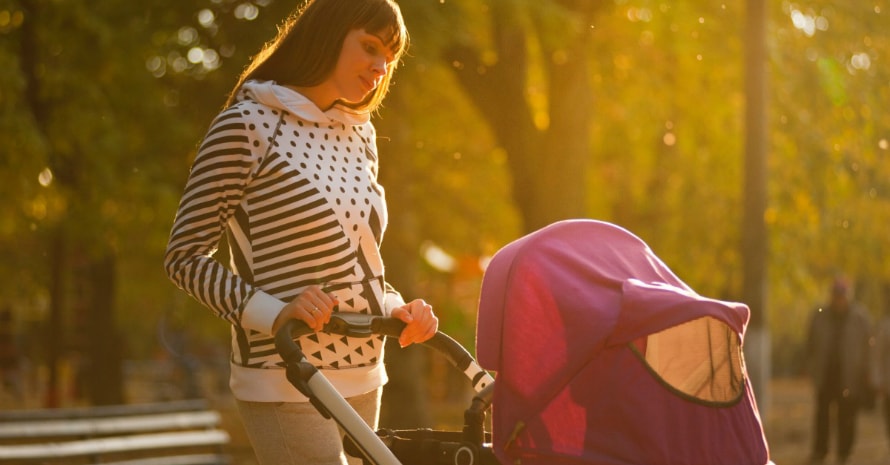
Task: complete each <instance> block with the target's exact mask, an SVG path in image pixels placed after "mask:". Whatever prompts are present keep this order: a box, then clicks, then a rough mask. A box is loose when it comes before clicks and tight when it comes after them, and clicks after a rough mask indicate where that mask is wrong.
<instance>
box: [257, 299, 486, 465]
mask: <svg viewBox="0 0 890 465" xmlns="http://www.w3.org/2000/svg"><path fill="white" fill-rule="evenodd" d="M404 328H405V323H404V322H402V321H401V320H398V319H395V318H389V317H381V316H373V315H366V314H361V313H347V312H334V313H333V314H331V319H330V322H329V323H327V324H326V325H325V326H324V329H323V330H322V331H323V332H325V333H329V334H336V335H342V336H348V337H364V338H368V337H372V336H375V335H382V336H386V337H398V336H399V334H401V332H402V330H403V329H404ZM311 333H312V329H311V328H309V326H308V325H306V323H304V322H302V321H300V320H290V321H288V322H286V323H285V324H284V326H282V328H281V329H280V330H279V331H278V333H277V334H276V335H275V347H276V349H277V350H278V353H279V354H280V355H281V357H282V359H283V360H284V363H285V369H286V375H287V379H288V381H289V382H290V383H291V384H292V385H293V386H294V387H295V388H296V389H297V390H299V391H300V393H301V394H303V395H304V396H306V397H308V398H309V401H310V402H311V403H312V405H313V406H314V407H315V409H316V410H318V412H319V413H321V415H322V416H324V417H325V418H328V419H333V420H334V421H336V422H337V424H338V425H340V427H341V428H342V429H343V431H345V432H346V437H345V438H344V449H345V450H346V452H347V453H348V454H350V455H352V456H354V457H361V458H362V460H363V462H364V464H365V465H406V464H411V463H430V462H429V458H430V457H436V462H435V463H437V464H443V465H444V464H454V465H478V464H482V465H486V464H492V465H495V464H497V463H498V461H497V459H495V457H494V454H493V453H492V452H491V448H490V444H488V441H490V437H491V436H490V434H489V433H487V432H485V430H484V422H485V417H486V411H487V410H488V408H489V407H490V406H491V399H492V392H493V387H494V378H493V377H492V376H491V375H490V374H489V373H488V372H486V371H485V370H483V369H482V368H481V367H480V366H479V365H478V364H477V363H476V360H475V359H474V358H473V357H472V356H471V355H470V353H469V352H468V351H467V350H466V349H465V348H464V347H463V346H462V345H461V344H460V343H458V342H457V341H455V340H454V339H453V338H451V337H450V336H448V335H446V334H444V333H442V332H437V333H436V334H435V335H434V336H433V337H432V338H431V339H429V340H427V341H426V342H424V343H423V345H424V346H426V347H428V348H431V349H433V350H435V351H436V352H438V353H439V354H441V355H443V356H444V357H445V358H446V359H447V360H448V362H449V363H450V364H451V365H452V366H454V367H455V368H457V369H458V370H460V371H461V372H463V373H464V375H466V376H467V378H468V379H469V380H470V382H471V383H472V386H473V389H474V390H475V392H476V395H475V396H474V397H473V399H472V402H471V405H470V407H469V408H468V409H467V410H466V411H465V412H464V428H463V431H461V432H448V431H434V430H430V429H419V430H386V429H384V430H380V431H378V432H374V431H373V430H372V429H371V427H369V426H368V425H367V423H365V421H364V420H362V418H361V417H360V416H359V415H358V413H357V412H356V411H355V410H354V409H353V408H352V407H351V406H350V405H349V403H348V402H346V400H345V399H344V398H343V396H342V395H340V393H339V392H337V390H336V389H335V388H334V387H333V385H331V383H330V382H329V381H328V380H327V378H325V377H324V376H323V375H322V374H321V373H319V372H318V369H316V368H315V366H313V365H312V364H310V363H309V362H308V361H307V360H306V357H305V355H304V354H303V352H302V351H301V350H300V347H299V345H297V343H296V342H295V339H296V338H299V337H301V336H305V335H308V334H311Z"/></svg>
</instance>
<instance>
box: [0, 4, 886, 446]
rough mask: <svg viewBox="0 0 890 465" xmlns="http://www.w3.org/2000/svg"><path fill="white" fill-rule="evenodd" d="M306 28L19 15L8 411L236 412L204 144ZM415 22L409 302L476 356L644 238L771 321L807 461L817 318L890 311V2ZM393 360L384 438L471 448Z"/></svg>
mask: <svg viewBox="0 0 890 465" xmlns="http://www.w3.org/2000/svg"><path fill="white" fill-rule="evenodd" d="M297 4H298V2H295V1H292V0H291V1H284V0H146V1H141V2H121V1H118V0H91V1H89V2H85V1H61V0H0V138H2V143H0V198H2V199H3V201H4V204H5V206H4V208H2V209H0V256H2V260H0V275H2V276H3V278H2V279H0V316H2V318H0V325H2V328H0V338H2V339H0V344H2V351H0V352H2V359H3V360H2V368H3V391H2V399H0V407H2V408H12V407H16V408H43V407H57V406H67V405H82V404H109V403H120V402H139V401H148V400H163V399H172V398H182V397H194V396H202V397H209V398H213V399H217V400H218V401H219V402H221V403H224V402H226V399H227V398H228V397H227V396H229V394H228V390H227V386H226V382H227V381H226V376H227V373H226V369H227V361H226V360H227V351H228V348H227V344H228V328H227V326H226V325H225V324H224V323H223V322H222V321H218V320H215V319H214V317H212V316H211V314H210V312H208V311H207V310H205V309H203V308H202V307H200V306H199V305H198V304H197V303H196V302H194V301H192V300H191V299H190V298H189V297H188V296H186V295H185V293H183V292H182V291H180V290H178V289H176V288H175V287H174V286H173V285H172V284H171V283H170V282H169V281H168V280H167V278H166V276H165V274H164V271H163V267H162V255H163V252H164V248H165V246H166V241H167V234H168V233H169V230H170V227H171V225H172V221H173V215H174V213H175V210H176V207H177V204H178V199H179V195H180V193H181V190H182V188H183V186H184V183H185V179H186V176H187V174H188V170H189V167H190V164H191V161H192V159H193V157H194V155H195V151H196V148H197V146H198V144H199V143H200V140H201V138H202V137H203V134H204V131H205V130H206V128H207V126H208V125H209V124H210V121H211V119H212V118H213V117H214V115H215V114H216V113H217V112H218V111H219V110H220V109H221V107H222V105H223V103H224V101H225V99H226V96H227V94H228V93H229V92H230V91H231V87H232V86H233V85H234V84H235V81H236V77H237V75H238V74H239V72H240V71H241V70H242V68H243V67H244V66H245V64H246V63H247V61H248V59H249V57H250V56H251V55H252V54H254V53H256V52H257V51H258V49H259V48H260V46H261V45H262V44H263V43H264V41H266V40H268V39H270V38H271V37H272V36H273V35H274V33H275V31H276V27H277V26H278V25H279V24H280V22H281V21H282V20H283V19H284V17H285V16H286V15H287V14H288V13H289V12H290V11H291V10H292V9H293V8H294V7H295V6H296V5H297ZM401 7H402V10H403V13H404V16H405V19H406V22H407V25H408V28H409V31H410V33H411V39H412V46H411V49H410V53H409V55H408V56H407V57H406V58H405V59H404V61H403V63H402V64H401V66H400V68H399V70H398V71H397V73H396V75H395V79H394V81H395V82H394V86H393V88H392V91H391V93H390V95H389V97H388V98H387V100H386V101H385V102H384V107H383V108H382V109H381V110H380V112H379V114H378V115H376V117H375V120H374V121H375V125H376V126H377V132H378V136H379V137H380V139H379V140H378V147H379V151H380V153H381V171H380V181H381V183H382V184H383V185H384V187H385V188H386V189H387V194H388V195H387V198H388V201H389V207H390V225H389V229H388V230H387V233H386V237H385V240H384V254H385V259H386V261H387V266H388V269H387V273H388V275H387V277H388V280H389V281H390V282H392V283H394V284H395V285H396V286H397V287H398V288H399V289H400V290H401V292H402V293H403V294H404V295H405V296H406V297H408V298H414V297H422V298H424V299H426V300H427V301H428V302H430V303H432V304H433V305H434V306H435V309H436V311H437V313H438V315H439V317H440V321H441V328H442V330H444V331H445V332H447V333H449V334H450V335H452V336H453V337H455V338H456V339H458V340H459V341H461V342H462V343H464V345H466V346H467V347H468V348H469V349H470V350H471V351H472V348H473V346H474V335H475V332H474V331H475V318H476V313H475V312H476V301H477V299H478V290H479V285H480V282H481V278H482V274H483V271H484V266H485V263H486V259H487V258H488V257H490V256H491V255H492V254H493V253H494V252H496V251H497V250H498V249H499V248H500V247H502V246H503V245H505V244H506V243H508V242H510V241H512V240H514V239H516V238H518V237H520V236H521V235H523V234H525V233H528V232H531V231H534V230H536V229H538V228H540V227H542V226H545V225H547V224H549V223H551V222H553V221H557V220H560V219H565V218H581V217H583V218H593V219H598V220H603V221H609V222H612V223H616V224H618V225H620V226H623V227H625V228H627V229H629V230H631V231H632V232H634V233H635V234H637V235H638V236H640V237H641V238H642V239H643V240H645V241H646V242H647V243H648V244H649V245H650V246H651V247H652V249H653V250H654V251H655V253H656V254H657V255H659V256H660V257H661V258H662V259H663V260H664V261H665V262H666V263H667V264H668V266H669V267H671V268H672V269H673V270H674V271H675V273H676V274H677V275H678V276H679V277H680V278H681V279H683V280H684V281H686V282H687V283H688V284H689V285H690V286H691V287H692V288H693V289H696V290H697V291H698V292H699V293H700V294H703V295H706V296H711V297H715V298H720V299H726V300H735V301H742V302H745V303H747V304H748V305H749V306H750V307H751V309H752V320H751V324H750V326H749V336H750V337H749V338H748V339H747V340H746V352H750V353H749V354H748V355H749V359H748V365H749V371H751V375H752V379H753V381H754V382H755V386H756V391H757V395H758V401H759V402H760V404H761V409H762V410H763V413H764V414H765V423H766V425H767V430H768V434H769V436H770V437H769V438H770V440H771V442H773V443H774V445H773V448H774V450H775V448H776V447H777V446H776V445H775V444H776V443H793V442H795V441H797V442H796V444H798V445H799V446H800V447H802V448H803V449H802V450H805V449H806V446H805V444H806V443H807V442H808V434H809V423H808V422H809V420H808V417H807V415H809V408H810V407H809V405H808V404H806V403H804V402H805V399H806V396H807V395H809V394H808V392H809V391H808V389H809V385H808V384H806V382H804V381H802V380H803V379H804V376H805V373H804V370H803V342H804V341H803V340H804V337H805V331H806V327H807V321H808V319H809V315H810V312H812V311H813V309H814V308H815V307H816V306H818V305H820V304H822V303H824V302H825V300H826V299H827V298H828V292H829V287H830V281H831V278H832V277H833V276H834V275H835V274H838V273H843V274H846V275H847V276H850V277H851V278H852V280H853V282H854V287H855V289H856V298H857V300H859V301H860V302H862V303H863V304H864V305H865V306H866V308H868V310H869V312H870V313H871V316H872V318H873V319H874V320H875V321H877V319H879V318H880V317H881V316H882V315H883V314H884V313H885V312H888V311H890V285H888V283H890V260H888V259H887V256H888V254H890V242H888V237H890V221H888V219H890V111H888V104H890V65H888V62H890V2H888V0H857V1H853V2H847V1H838V0H835V1H818V0H813V1H797V2H791V1H779V0H774V1H770V2H767V1H765V0H748V1H744V0H738V1H714V0H676V1H666V0H603V1H589V0H545V1H542V0H535V1H527V0H403V1H402V2H401ZM387 358H388V363H389V364H390V366H391V377H392V382H391V383H390V385H389V386H388V387H387V392H386V394H385V400H386V399H389V400H388V401H387V403H386V406H385V409H384V412H383V419H382V421H383V424H384V425H393V426H405V425H407V426H419V425H423V424H441V423H442V422H445V424H447V423H448V422H449V421H451V420H450V419H442V418H443V417H448V418H451V417H453V420H454V421H457V422H459V421H460V412H461V411H462V410H460V408H462V407H460V408H458V409H456V410H455V409H454V408H453V406H454V405H455V404H461V403H462V402H463V401H464V400H465V399H466V396H467V393H466V388H465V387H464V386H463V384H462V380H460V379H459V378H458V379H454V376H452V375H451V374H450V372H449V368H448V367H445V366H442V363H441V362H440V361H437V360H436V359H435V357H430V356H429V354H428V353H427V352H426V351H425V350H424V349H410V350H404V351H399V350H390V351H389V352H388V355H387ZM417 373H422V374H423V376H418V375H417ZM801 399H804V400H801ZM791 401H796V402H791ZM786 402H791V403H789V404H788V405H786ZM783 409H784V410H783ZM800 409H804V410H800ZM449 415H450V416H451V417H449ZM773 418H777V420H775V421H774V420H773ZM872 420H874V422H873V423H874V425H878V422H877V420H876V419H872ZM868 421H871V420H868ZM792 423H793V425H792ZM792 426H793V427H792ZM875 428H878V426H875ZM875 434H877V435H880V434H882V433H881V432H880V431H878V432H876V433H875ZM774 438H775V439H774ZM881 447H882V449H881V450H882V451H883V450H884V449H883V446H881ZM789 454H790V453H789Z"/></svg>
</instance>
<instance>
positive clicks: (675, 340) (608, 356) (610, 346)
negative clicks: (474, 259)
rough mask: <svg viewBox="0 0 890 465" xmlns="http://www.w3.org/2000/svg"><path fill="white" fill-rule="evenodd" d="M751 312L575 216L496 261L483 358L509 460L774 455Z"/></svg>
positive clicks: (713, 463)
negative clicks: (748, 339)
mask: <svg viewBox="0 0 890 465" xmlns="http://www.w3.org/2000/svg"><path fill="white" fill-rule="evenodd" d="M748 317H749V310H748V307H746V306H745V305H743V304H740V303H732V302H723V301H719V300H714V299H708V298H705V297H702V296H700V295H698V294H697V293H696V292H695V291H693V290H692V289H691V288H690V287H689V286H687V285H686V284H685V283H683V282H682V281H681V280H680V279H679V278H677V276H675V275H674V273H673V272H671V270H670V269H668V267H667V266H666V265H665V264H664V263H663V262H662V261H661V260H660V259H659V258H658V257H657V256H655V254H654V253H653V252H652V251H651V250H650V249H649V247H648V246H647V245H646V244H645V243H644V242H643V241H642V240H640V239H639V238H638V237H636V236H635V235H633V234H631V233H630V232H628V231H626V230H624V229H622V228H620V227H617V226H615V225H612V224H608V223H604V222H599V221H593V220H569V221H562V222H558V223H554V224H552V225H550V226H548V227H545V228H543V229H541V230H538V231H536V232H534V233H532V234H529V235H527V236H524V237H522V238H520V239H518V240H516V241H514V242H512V243H510V244H508V245H507V246H505V247H504V248H502V249H501V250H500V251H499V252H498V253H497V254H495V256H494V257H493V258H492V261H491V263H490V264H489V267H488V269H487V270H486V272H485V276H484V278H483V283H482V292H481V297H480V302H479V316H478V324H477V334H476V350H477V358H478V361H479V363H480V365H482V366H483V367H484V368H486V369H488V370H492V371H495V372H497V377H496V382H495V391H494V398H493V401H492V422H493V424H492V434H493V444H492V447H493V449H494V452H495V454H496V455H497V457H498V459H499V460H500V461H501V462H502V463H505V464H507V463H518V462H515V461H516V460H521V463H522V464H524V465H531V464H600V465H686V464H689V465H692V464H708V465H720V464H732V465H763V464H766V463H768V460H769V459H768V455H769V454H768V452H767V444H766V440H765V438H764V435H763V429H762V426H761V422H760V418H759V415H758V412H757V408H756V404H755V401H754V395H753V393H752V391H751V386H750V383H749V382H748V379H747V374H746V372H745V367H744V361H743V358H742V351H741V345H742V340H743V337H744V331H745V325H746V324H747V321H748Z"/></svg>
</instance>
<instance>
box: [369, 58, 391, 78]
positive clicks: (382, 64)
mask: <svg viewBox="0 0 890 465" xmlns="http://www.w3.org/2000/svg"><path fill="white" fill-rule="evenodd" d="M387 65H388V63H387V61H386V57H381V58H376V59H374V61H373V62H372V64H371V70H372V71H373V72H374V74H376V75H377V76H383V75H384V74H386V66H387Z"/></svg>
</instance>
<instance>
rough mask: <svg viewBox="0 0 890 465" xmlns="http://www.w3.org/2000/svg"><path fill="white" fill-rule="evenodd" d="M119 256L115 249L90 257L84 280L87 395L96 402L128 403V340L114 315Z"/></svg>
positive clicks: (108, 403) (99, 403) (103, 403)
mask: <svg viewBox="0 0 890 465" xmlns="http://www.w3.org/2000/svg"><path fill="white" fill-rule="evenodd" d="M115 264H116V259H115V257H114V255H113V254H112V253H111V252H107V253H105V255H104V256H102V257H99V258H96V257H90V260H89V262H88V263H87V271H88V273H87V274H86V276H84V281H85V283H84V284H86V285H87V286H89V287H88V288H89V290H90V292H88V293H87V302H86V303H87V309H86V310H87V311H86V314H87V315H88V317H87V321H86V328H85V330H86V331H85V334H83V335H81V336H83V337H85V338H86V345H85V347H84V348H85V350H86V355H87V360H88V365H87V367H86V372H85V375H86V380H85V381H86V388H87V397H88V398H89V400H90V403H91V404H93V405H113V404H122V403H124V390H123V371H122V368H121V365H122V362H123V355H124V353H125V352H126V347H124V345H123V344H124V342H125V341H124V340H123V338H121V337H120V334H119V332H118V328H117V326H116V325H115V318H114V290H115V282H116V280H115V276H116V267H115Z"/></svg>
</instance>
